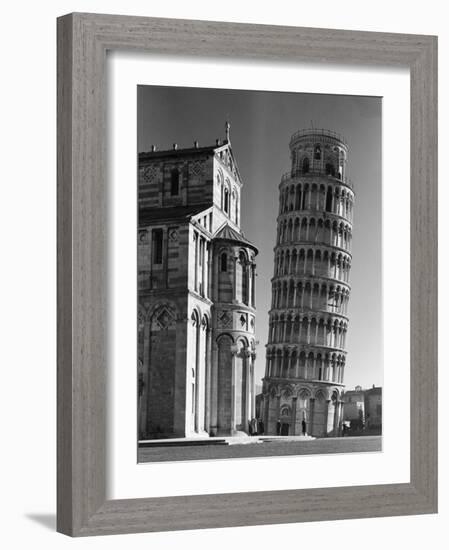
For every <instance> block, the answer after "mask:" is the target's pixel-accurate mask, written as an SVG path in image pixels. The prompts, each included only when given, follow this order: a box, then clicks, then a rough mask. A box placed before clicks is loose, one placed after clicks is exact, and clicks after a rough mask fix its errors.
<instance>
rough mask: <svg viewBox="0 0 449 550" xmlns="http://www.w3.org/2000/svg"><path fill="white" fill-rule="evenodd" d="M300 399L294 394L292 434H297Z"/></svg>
mask: <svg viewBox="0 0 449 550" xmlns="http://www.w3.org/2000/svg"><path fill="white" fill-rule="evenodd" d="M297 401H298V397H297V396H296V395H294V396H293V397H292V429H291V435H296V404H297Z"/></svg>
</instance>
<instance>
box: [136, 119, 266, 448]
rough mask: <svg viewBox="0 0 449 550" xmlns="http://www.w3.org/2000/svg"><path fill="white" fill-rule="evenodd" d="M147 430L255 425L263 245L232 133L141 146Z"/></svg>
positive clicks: (232, 431) (203, 431)
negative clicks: (245, 208)
mask: <svg viewBox="0 0 449 550" xmlns="http://www.w3.org/2000/svg"><path fill="white" fill-rule="evenodd" d="M138 162H139V165H138V172H139V173H138V208H139V214H138V216H139V221H138V240H137V243H138V254H137V257H138V401H139V408H138V416H139V418H138V424H139V439H154V438H176V437H202V436H203V437H207V436H231V435H240V434H246V433H247V432H248V425H249V422H250V421H251V419H252V418H253V417H254V416H255V392H254V364H255V313H256V311H255V268H256V266H255V257H256V255H257V249H256V247H255V246H254V245H253V244H252V243H251V242H249V241H248V240H247V239H246V238H245V237H244V235H243V233H242V231H241V229H240V212H241V208H240V201H241V194H242V187H243V183H242V180H241V177H240V173H239V170H238V166H237V163H236V160H235V157H234V153H233V151H232V148H231V142H230V137H229V125H228V124H227V125H226V139H225V140H223V141H220V140H217V141H216V144H215V145H211V146H207V147H200V146H199V144H198V143H197V142H195V143H194V145H193V147H189V148H185V149H180V148H178V147H177V145H176V144H174V145H173V148H172V149H170V150H166V151H158V150H156V148H155V147H153V148H152V150H151V151H150V152H145V153H140V154H139V161H138Z"/></svg>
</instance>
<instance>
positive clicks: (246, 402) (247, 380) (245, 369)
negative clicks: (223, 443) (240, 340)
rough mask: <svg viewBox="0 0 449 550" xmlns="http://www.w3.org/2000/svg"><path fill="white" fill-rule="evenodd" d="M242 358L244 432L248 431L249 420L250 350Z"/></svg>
mask: <svg viewBox="0 0 449 550" xmlns="http://www.w3.org/2000/svg"><path fill="white" fill-rule="evenodd" d="M243 353H244V358H243V369H242V370H243V374H244V377H245V378H244V379H245V399H244V408H243V411H242V412H243V414H242V416H243V418H242V420H243V428H244V431H245V432H248V422H249V421H250V420H251V418H252V416H251V362H250V357H251V352H249V351H245V352H243Z"/></svg>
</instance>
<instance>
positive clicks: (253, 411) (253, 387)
mask: <svg viewBox="0 0 449 550" xmlns="http://www.w3.org/2000/svg"><path fill="white" fill-rule="evenodd" d="M255 363H256V354H255V353H252V354H251V385H250V391H251V418H256V385H255V380H254V371H255Z"/></svg>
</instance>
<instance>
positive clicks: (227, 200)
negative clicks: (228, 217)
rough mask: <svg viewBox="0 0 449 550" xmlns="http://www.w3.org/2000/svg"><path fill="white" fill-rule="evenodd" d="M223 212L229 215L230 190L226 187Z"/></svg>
mask: <svg viewBox="0 0 449 550" xmlns="http://www.w3.org/2000/svg"><path fill="white" fill-rule="evenodd" d="M223 210H224V211H225V213H226V214H229V189H227V188H226V187H225V190H224V200H223Z"/></svg>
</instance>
